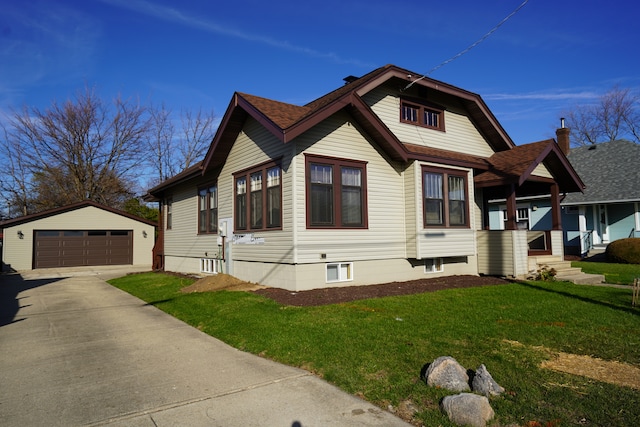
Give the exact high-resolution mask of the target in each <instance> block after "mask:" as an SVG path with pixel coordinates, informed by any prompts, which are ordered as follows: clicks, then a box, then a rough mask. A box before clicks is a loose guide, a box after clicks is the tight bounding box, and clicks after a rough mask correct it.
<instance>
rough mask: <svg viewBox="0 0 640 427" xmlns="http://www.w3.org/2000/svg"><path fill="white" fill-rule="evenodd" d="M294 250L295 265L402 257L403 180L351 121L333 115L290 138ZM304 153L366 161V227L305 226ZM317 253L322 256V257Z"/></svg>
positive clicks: (341, 115)
mask: <svg viewBox="0 0 640 427" xmlns="http://www.w3.org/2000/svg"><path fill="white" fill-rule="evenodd" d="M295 143H296V147H297V153H298V154H297V156H296V158H295V162H296V167H295V169H296V178H295V182H296V184H295V189H296V199H297V200H298V203H297V205H296V207H297V209H296V217H295V221H296V226H297V229H298V231H297V239H296V252H297V255H298V262H299V263H316V262H325V261H326V262H330V261H354V260H372V259H391V258H406V248H405V238H404V235H405V228H404V218H405V211H404V210H405V202H404V193H405V189H404V180H403V177H402V171H401V169H400V168H399V167H398V166H397V165H395V164H393V163H390V162H389V161H388V160H387V159H385V158H384V157H382V156H381V155H380V151H378V150H376V148H375V147H374V146H373V145H372V143H371V142H370V141H368V140H367V139H365V137H364V136H363V135H362V133H361V132H360V131H359V130H358V129H357V128H356V126H355V125H353V124H352V123H351V120H350V116H348V115H347V114H345V113H340V114H337V115H335V116H333V117H331V118H329V119H328V120H326V121H325V122H323V123H322V124H320V125H318V126H316V127H315V128H314V129H312V130H311V131H309V132H307V133H305V134H304V135H302V136H300V137H299V138H297V139H296V141H295ZM304 153H309V154H316V155H323V156H330V157H339V158H342V159H350V160H358V161H365V162H367V165H366V171H367V199H368V200H367V202H368V225H369V226H368V229H363V230H359V229H358V230H339V229H335V230H334V229H322V230H310V229H307V228H306V209H305V208H304V202H302V201H304V200H305V176H304V175H305V156H304ZM322 254H324V256H326V258H322Z"/></svg>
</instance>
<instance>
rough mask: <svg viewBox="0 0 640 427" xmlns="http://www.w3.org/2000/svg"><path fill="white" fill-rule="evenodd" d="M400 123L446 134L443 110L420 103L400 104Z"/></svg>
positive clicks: (408, 102)
mask: <svg viewBox="0 0 640 427" xmlns="http://www.w3.org/2000/svg"><path fill="white" fill-rule="evenodd" d="M400 121H401V122H402V123H408V124H412V125H415V126H421V127H425V128H429V129H436V130H439V131H443V132H444V112H443V110H442V109H441V108H437V107H433V106H430V105H425V104H422V103H419V102H414V101H407V100H402V102H401V104H400Z"/></svg>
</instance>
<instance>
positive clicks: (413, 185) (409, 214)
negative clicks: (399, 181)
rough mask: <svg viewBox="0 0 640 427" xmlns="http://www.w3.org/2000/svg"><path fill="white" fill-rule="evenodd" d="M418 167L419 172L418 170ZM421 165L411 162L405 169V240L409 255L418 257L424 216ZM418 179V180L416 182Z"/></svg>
mask: <svg viewBox="0 0 640 427" xmlns="http://www.w3.org/2000/svg"><path fill="white" fill-rule="evenodd" d="M416 169H417V170H418V172H416ZM420 173H421V172H420V166H419V164H418V163H417V162H413V163H411V165H410V166H409V167H408V168H406V169H405V171H404V183H405V195H404V197H405V201H404V203H405V206H406V207H405V224H406V225H405V227H406V230H407V231H406V235H405V241H406V246H407V257H409V258H418V239H417V238H416V236H417V235H418V227H420V226H419V224H420V223H421V218H422V197H421V195H419V194H418V188H420V186H419V179H420V178H417V177H419V176H420ZM416 181H418V182H416Z"/></svg>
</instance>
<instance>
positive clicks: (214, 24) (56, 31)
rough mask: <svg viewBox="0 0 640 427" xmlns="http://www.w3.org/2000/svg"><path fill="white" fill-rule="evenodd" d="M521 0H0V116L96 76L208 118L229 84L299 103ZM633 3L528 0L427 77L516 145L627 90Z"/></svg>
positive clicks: (460, 39) (468, 33)
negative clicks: (480, 107)
mask: <svg viewBox="0 0 640 427" xmlns="http://www.w3.org/2000/svg"><path fill="white" fill-rule="evenodd" d="M522 3H523V0H491V1H477V0H473V1H467V0H461V1H448V2H436V1H431V2H429V1H422V2H406V1H403V2H398V1H392V0H358V1H354V0H340V1H337V0H311V1H305V2H302V1H299V0H298V1H290V0H284V1H278V0H273V1H264V0H243V1H204V0H181V1H180V2H171V1H169V0H25V1H16V0H0V10H1V11H2V13H0V113H7V112H9V111H11V108H21V107H22V106H24V105H27V106H34V107H38V108H45V107H47V106H48V105H50V104H51V101H52V100H57V101H64V100H66V99H67V98H69V97H71V96H72V95H73V94H74V93H75V92H76V91H78V90H80V89H82V88H84V87H85V85H88V86H95V87H96V88H97V90H98V92H99V94H100V95H101V96H103V97H106V98H111V97H113V96H115V95H117V94H118V93H120V94H122V95H123V96H124V97H139V98H140V99H142V100H144V101H149V100H151V101H152V102H154V103H156V104H160V103H165V104H166V105H167V106H168V107H169V108H171V109H173V110H174V111H179V110H180V109H182V108H189V109H198V108H200V107H202V108H204V109H213V110H214V111H215V113H216V115H217V116H218V118H221V117H222V115H223V114H224V111H225V109H226V107H227V105H228V103H229V100H230V99H231V96H232V94H233V92H234V91H239V92H245V93H250V94H253V95H258V96H263V97H267V98H271V99H276V100H279V101H283V102H289V103H293V104H304V103H307V102H309V101H311V100H313V99H315V98H317V97H319V96H321V95H323V94H325V93H327V92H329V91H331V90H333V89H335V88H337V87H339V86H341V85H342V84H343V81H342V78H343V77H346V76H348V75H355V76H360V75H363V74H365V73H367V72H368V71H371V70H372V69H374V68H377V67H379V66H382V65H385V64H389V63H391V64H395V65H398V66H400V67H403V68H407V69H409V70H411V71H413V72H416V73H419V74H423V73H427V72H428V71H429V70H431V69H432V68H434V67H436V66H438V65H439V64H441V63H442V62H443V61H446V60H447V59H449V58H451V57H453V56H454V55H456V54H457V53H459V52H461V51H463V50H464V49H465V48H467V47H468V46H469V45H471V44H472V43H474V42H476V41H477V40H479V39H480V38H481V37H482V36H483V35H485V34H486V33H487V32H488V31H489V30H491V29H492V28H493V27H494V26H495V25H496V24H498V23H499V22H500V21H501V20H502V19H503V18H505V17H506V16H507V15H509V14H510V13H511V12H512V11H514V10H515V9H516V8H517V7H518V6H520V5H521V4H522ZM639 12H640V4H639V3H636V2H633V1H628V0H625V1H622V0H610V1H608V2H602V1H593V0H580V1H579V0H565V1H557V0H529V1H528V2H527V4H526V5H524V7H522V9H520V10H519V12H518V13H517V14H516V15H514V16H513V17H511V18H510V19H509V20H508V21H507V22H506V23H504V24H503V25H502V26H500V28H499V29H498V30H497V31H495V32H494V33H493V34H492V35H491V36H490V37H488V38H487V39H486V40H484V41H483V42H482V43H480V44H479V45H478V46H476V47H475V48H473V49H472V50H471V51H469V52H468V53H466V54H465V55H463V56H461V57H459V58H457V59H456V60H455V61H453V62H450V63H448V64H447V65H445V66H443V67H441V68H439V69H437V70H436V71H435V72H433V73H432V74H430V76H429V77H432V78H434V79H437V80H441V81H444V82H447V83H450V84H453V85H455V86H458V87H461V88H463V89H466V90H469V91H472V92H475V93H478V94H480V95H481V96H482V98H483V99H484V100H485V102H486V103H487V104H488V105H489V108H490V109H491V110H492V111H493V113H494V114H495V116H496V117H497V118H498V120H499V121H500V123H501V124H502V125H503V127H504V128H505V129H506V131H507V132H508V133H509V135H510V136H511V137H512V138H513V140H514V141H515V142H516V144H522V143H526V142H533V141H538V140H542V139H546V138H550V137H554V136H555V133H554V130H555V128H556V127H557V126H558V124H559V117H560V115H561V112H562V111H563V110H566V109H567V108H570V107H571V106H573V105H575V104H585V103H591V102H594V101H595V100H596V99H597V97H598V96H600V95H601V94H603V93H604V92H606V91H608V90H610V89H611V88H612V87H613V86H614V85H618V86H620V87H624V88H631V89H632V90H633V91H635V92H637V91H639V90H640V55H638V52H639V50H640V47H639V45H640V25H638V18H639V17H640V13H639Z"/></svg>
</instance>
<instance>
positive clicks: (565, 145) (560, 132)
mask: <svg viewBox="0 0 640 427" xmlns="http://www.w3.org/2000/svg"><path fill="white" fill-rule="evenodd" d="M570 131H571V129H569V128H566V127H564V117H562V118H561V119H560V129H556V138H557V141H558V146H559V147H560V149H561V150H562V152H563V153H564V154H565V156H566V155H567V154H569V132H570Z"/></svg>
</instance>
